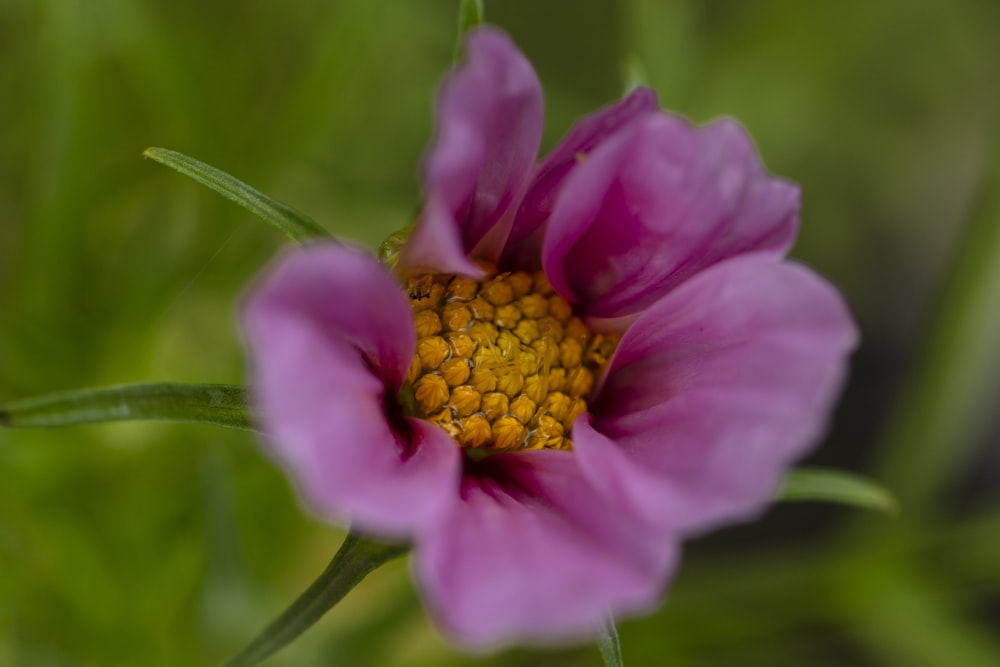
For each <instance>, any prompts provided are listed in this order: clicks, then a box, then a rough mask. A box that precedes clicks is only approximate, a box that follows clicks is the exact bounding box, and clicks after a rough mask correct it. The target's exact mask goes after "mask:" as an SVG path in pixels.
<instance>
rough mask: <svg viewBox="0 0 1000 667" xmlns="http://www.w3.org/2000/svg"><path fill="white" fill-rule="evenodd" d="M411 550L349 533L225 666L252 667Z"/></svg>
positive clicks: (400, 545)
mask: <svg viewBox="0 0 1000 667" xmlns="http://www.w3.org/2000/svg"><path fill="white" fill-rule="evenodd" d="M408 550H409V546H407V545H403V544H382V543H379V542H372V541H370V540H367V539H365V538H363V537H361V536H360V535H358V534H356V533H353V532H352V533H349V534H348V535H347V537H346V538H345V539H344V543H343V544H341V545H340V549H339V550H338V551H337V554H336V555H335V556H334V557H333V560H332V561H330V564H329V565H327V567H326V569H325V570H323V573H322V574H321V575H319V578H318V579H316V581H314V582H313V583H312V585H311V586H309V588H308V589H306V592H305V593H303V594H302V595H301V596H299V598H298V599H297V600H296V601H295V602H293V603H292V606H291V607H289V608H288V609H287V610H286V611H285V612H284V613H283V614H281V616H279V617H278V618H277V619H276V620H275V621H274V622H273V623H271V625H269V626H268V627H267V628H266V629H265V630H264V631H263V632H262V633H260V634H259V635H258V636H257V638H256V639H254V640H253V641H252V642H251V643H250V645H249V646H247V647H246V648H245V649H243V651H242V652H240V654H239V655H237V656H236V657H235V658H233V659H232V660H230V661H229V662H227V663H226V667H252V666H253V665H257V664H260V663H261V662H262V661H263V660H265V659H267V658H268V657H269V656H270V655H272V654H274V653H275V652H276V651H278V650H279V649H281V648H282V647H284V646H285V645H287V644H288V643H289V642H291V641H292V640H293V639H295V638H296V637H298V636H299V635H301V634H302V633H303V632H305V631H306V630H308V629H309V628H310V627H312V626H313V624H314V623H316V621H318V620H319V619H320V618H322V617H323V615H324V614H326V612H328V611H329V610H330V609H331V608H332V607H333V606H334V605H335V604H337V603H338V602H340V601H341V600H342V599H343V597H344V596H345V595H347V593H348V592H350V591H351V589H352V588H354V587H355V586H357V585H358V583H360V581H361V580H362V579H364V578H365V577H366V576H367V575H368V574H369V573H370V572H371V571H372V570H374V569H375V568H377V567H378V566H380V565H382V564H384V563H387V562H388V561H390V560H393V559H394V558H398V557H400V556H402V555H403V554H405V553H406V552H407V551H408Z"/></svg>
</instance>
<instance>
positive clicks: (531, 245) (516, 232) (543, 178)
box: [504, 88, 658, 268]
mask: <svg viewBox="0 0 1000 667" xmlns="http://www.w3.org/2000/svg"><path fill="white" fill-rule="evenodd" d="M657 108H658V103H657V100H656V93H655V92H654V91H653V90H651V89H650V88H637V89H635V90H634V91H633V92H632V93H631V94H629V95H628V96H627V97H625V98H624V99H623V100H621V101H619V102H616V103H614V104H611V105H608V106H606V107H604V108H603V109H599V110H597V111H595V112H594V113H592V114H590V115H588V116H584V117H583V118H581V119H580V120H578V121H577V122H576V124H575V125H573V127H572V128H570V131H569V132H568V133H567V134H566V136H565V137H563V139H562V140H561V141H560V142H559V145H557V146H556V147H555V148H554V149H553V150H552V152H551V153H549V155H548V156H547V157H546V158H545V160H543V161H542V163H541V165H539V167H538V170H537V171H536V172H535V175H534V177H533V178H532V179H531V184H530V186H529V187H528V192H527V194H525V196H524V200H523V201H522V203H521V206H520V207H519V209H518V212H517V216H516V217H515V218H514V225H513V227H512V228H511V232H510V237H509V238H508V240H507V247H506V248H505V249H504V262H505V263H507V264H509V265H511V268H522V267H523V266H525V265H526V264H527V263H528V262H529V261H534V262H537V261H538V256H539V255H540V251H541V238H540V236H541V235H540V233H539V232H540V231H541V229H542V227H543V226H544V224H545V222H546V221H548V219H549V216H551V215H552V207H553V205H554V203H555V199H556V194H558V192H559V188H560V187H561V186H562V184H563V182H565V180H566V177H567V176H569V174H570V173H571V172H572V170H573V169H574V168H575V167H576V166H577V165H579V164H580V163H581V162H583V161H584V160H585V159H586V157H587V156H588V155H589V154H590V153H592V152H593V151H594V149H596V148H597V146H598V145H600V144H601V142H603V141H604V140H605V139H607V138H608V137H609V136H611V135H612V134H614V133H615V132H618V131H619V130H621V129H622V128H623V127H627V126H628V125H629V124H631V123H633V122H634V121H636V119H638V118H641V117H643V116H644V115H645V114H648V113H652V112H654V111H656V109H657Z"/></svg>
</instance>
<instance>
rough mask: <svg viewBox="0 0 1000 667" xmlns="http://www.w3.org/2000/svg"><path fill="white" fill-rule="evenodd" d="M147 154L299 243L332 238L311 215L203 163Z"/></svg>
mask: <svg viewBox="0 0 1000 667" xmlns="http://www.w3.org/2000/svg"><path fill="white" fill-rule="evenodd" d="M143 155H144V156H146V157H148V158H150V159H152V160H156V161H157V162H159V163H160V164H163V165H166V166H168V167H170V168H171V169H173V170H175V171H178V172H180V173H182V174H184V175H185V176H189V177H190V178H193V179H194V180H196V181H198V182H199V183H201V184H202V185H204V186H207V187H209V188H211V189H212V190H215V191H216V192H218V193H219V194H220V195H222V196H223V197H225V198H226V199H229V200H231V201H234V202H236V203H237V204H239V205H240V206H242V207H243V208H245V209H246V210H248V211H250V212H251V213H253V214H254V215H256V216H257V217H258V218H260V219H262V220H264V222H267V223H269V224H271V225H272V226H274V227H275V228H276V229H277V230H278V231H280V232H281V233H282V234H284V235H285V236H287V237H288V238H290V239H291V240H293V241H296V242H298V243H305V242H307V241H313V240H316V239H330V238H331V237H330V233H329V232H327V231H326V230H325V229H323V228H322V227H320V225H319V224H318V223H317V222H316V221H315V220H313V219H312V218H310V217H309V216H307V215H305V214H303V213H299V212H298V211H296V210H295V209H294V208H292V207H291V206H288V205H287V204H283V203H281V202H279V201H277V200H275V199H271V198H270V197H268V196H267V195H265V194H264V193H262V192H260V191H258V190H255V189H254V188H252V187H250V186H249V185H247V184H246V183H244V182H243V181H241V180H239V179H237V178H234V177H233V176H230V175H229V174H227V173H226V172H224V171H222V170H221V169H216V168H215V167H212V166H210V165H207V164H205V163H204V162H201V161H199V160H196V159H194V158H193V157H189V156H187V155H184V154H183V153H178V152H177V151H172V150H169V149H167V148H147V149H146V150H145V151H144V152H143Z"/></svg>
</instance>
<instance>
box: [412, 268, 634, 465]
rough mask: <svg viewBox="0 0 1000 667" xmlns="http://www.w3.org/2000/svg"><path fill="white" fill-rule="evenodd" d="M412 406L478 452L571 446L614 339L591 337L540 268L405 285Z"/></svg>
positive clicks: (426, 278)
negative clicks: (411, 337)
mask: <svg viewBox="0 0 1000 667" xmlns="http://www.w3.org/2000/svg"><path fill="white" fill-rule="evenodd" d="M407 291H408V293H409V297H410V303H411V305H412V307H413V311H414V319H415V323H416V330H417V354H416V356H415V357H414V359H413V363H412V364H411V366H410V370H409V373H408V375H407V380H408V382H409V383H410V386H412V388H413V395H414V399H415V402H416V407H417V408H418V409H419V410H420V412H421V413H422V414H423V416H424V417H425V418H426V419H428V420H430V421H431V422H433V423H435V424H437V425H438V426H441V427H442V428H443V429H445V431H447V432H448V433H449V435H451V436H452V438H454V439H455V441H456V442H458V443H459V444H461V445H463V446H465V447H471V448H475V449H477V450H483V451H485V450H490V449H496V450H504V451H509V450H516V449H572V446H573V441H572V440H571V439H570V429H571V428H572V426H573V421H574V420H575V419H576V418H577V416H579V415H581V414H583V413H584V412H586V411H587V397H588V396H589V395H590V393H591V391H592V390H593V388H594V384H595V380H596V378H597V376H598V375H599V374H600V372H601V370H602V369H603V367H604V366H605V364H606V363H607V361H608V359H609V358H610V356H611V353H612V352H614V349H615V346H616V345H617V342H618V341H617V336H605V335H602V334H598V333H594V332H593V331H591V330H590V328H589V327H587V325H586V324H584V322H583V320H581V319H580V318H579V317H577V316H575V315H574V314H573V310H572V308H571V306H570V304H569V303H568V302H567V301H566V300H565V299H563V298H562V297H561V296H559V295H558V294H555V292H554V291H553V290H552V287H551V285H549V282H548V280H547V279H546V278H545V274H544V273H542V272H541V271H539V272H537V273H535V274H530V273H526V272H523V271H518V272H514V273H500V274H493V275H491V276H488V277H487V278H486V279H484V280H482V281H478V282H477V281H475V280H472V279H470V278H466V277H463V276H456V275H449V274H424V275H421V276H418V277H416V278H414V279H412V280H410V281H409V283H408V285H407Z"/></svg>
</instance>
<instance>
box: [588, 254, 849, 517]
mask: <svg viewBox="0 0 1000 667" xmlns="http://www.w3.org/2000/svg"><path fill="white" fill-rule="evenodd" d="M855 339H856V333H855V329H854V326H853V324H852V321H851V317H850V314H849V313H848V311H847V309H846V307H845V305H844V303H843V301H842V300H841V298H840V296H839V294H837V292H836V290H835V289H834V288H833V287H832V286H830V285H829V284H828V283H826V282H825V281H824V280H823V279H821V278H819V277H818V276H816V275H815V274H814V273H812V272H811V271H809V270H808V269H806V268H804V267H802V266H798V265H795V264H791V263H786V262H779V261H778V260H777V258H775V257H773V256H769V255H751V256H746V257H740V258H736V259H732V260H729V261H726V262H722V263H720V264H717V265H716V266H714V267H712V268H710V269H707V270H706V271H704V272H703V273H701V274H699V275H697V276H695V277H694V278H692V279H691V280H690V281H688V282H686V283H685V284H683V285H681V286H680V287H678V288H677V289H676V290H674V291H673V292H671V293H670V294H668V295H667V296H666V297H665V298H664V299H663V300H661V301H659V302H658V303H656V304H655V305H654V306H652V307H651V308H649V309H648V310H647V311H646V312H644V313H643V314H642V315H641V316H640V317H639V319H638V320H637V321H636V322H635V324H633V326H632V327H631V328H630V329H629V330H628V331H627V332H626V334H625V335H624V336H623V338H622V340H621V342H620V344H619V347H618V350H617V353H616V355H615V357H614V359H613V360H612V362H611V365H610V367H609V369H608V374H607V376H606V379H605V381H604V384H603V386H601V387H600V389H599V392H598V395H597V396H596V398H595V401H594V402H593V403H592V410H591V412H592V414H593V422H592V423H593V428H590V426H589V425H588V424H587V423H586V420H582V419H578V421H577V424H576V425H574V432H573V439H574V443H575V446H576V452H577V455H578V457H579V460H580V465H581V467H582V468H583V469H584V471H585V472H586V474H587V476H588V477H589V478H590V479H591V480H592V482H593V483H594V484H595V485H596V486H598V487H599V488H601V489H602V491H603V492H604V493H605V494H607V495H608V496H609V497H610V498H612V499H614V501H615V503H613V504H617V505H621V506H623V507H627V508H631V510H629V511H631V512H632V513H634V514H636V515H637V516H641V517H643V518H644V519H645V520H646V521H647V522H650V523H652V524H655V525H659V526H661V527H669V528H671V529H674V530H681V531H685V532H690V531H701V530H704V529H707V528H711V527H714V526H715V525H717V524H719V523H721V522H725V521H731V520H735V519H743V518H747V517H750V516H752V515H754V514H756V513H757V512H759V511H760V510H761V508H763V507H764V506H765V505H766V504H767V502H768V501H769V499H770V498H771V497H772V494H773V492H774V490H775V488H776V486H777V484H778V483H779V481H780V477H781V474H782V472H783V471H784V470H785V468H786V467H787V466H788V465H789V464H790V463H791V462H792V461H793V460H795V459H796V458H798V457H800V456H802V455H803V454H804V453H805V452H806V451H807V450H808V449H809V448H810V447H811V446H812V445H813V444H814V442H815V440H816V438H817V437H818V436H819V434H820V432H821V430H822V428H823V427H824V425H825V423H826V420H827V417H828V414H829V411H830V408H831V407H832V402H833V400H834V398H835V397H836V395H837V392H838V390H839V388H840V385H841V383H842V380H843V378H844V375H845V372H846V366H847V356H848V354H849V352H850V350H851V349H852V348H853V346H854V344H855Z"/></svg>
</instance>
